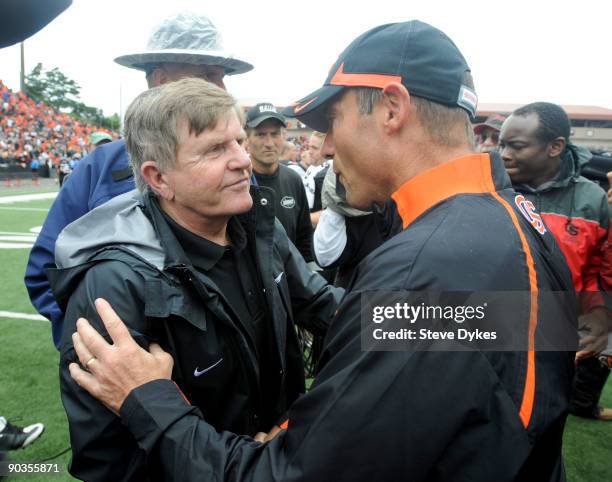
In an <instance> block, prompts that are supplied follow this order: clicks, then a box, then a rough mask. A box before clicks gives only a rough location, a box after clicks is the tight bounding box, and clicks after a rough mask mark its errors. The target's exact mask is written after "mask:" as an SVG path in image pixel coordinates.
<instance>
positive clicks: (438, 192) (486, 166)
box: [391, 154, 538, 428]
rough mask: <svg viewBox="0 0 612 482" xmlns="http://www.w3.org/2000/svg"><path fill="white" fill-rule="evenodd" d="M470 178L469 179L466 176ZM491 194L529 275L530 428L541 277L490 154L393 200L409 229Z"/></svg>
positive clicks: (467, 159) (419, 179)
mask: <svg viewBox="0 0 612 482" xmlns="http://www.w3.org/2000/svg"><path fill="white" fill-rule="evenodd" d="M466 172H469V173H470V175H469V176H466V175H465V173H466ZM485 193H488V194H490V195H491V196H492V197H493V198H494V199H495V200H496V201H497V202H499V203H500V204H501V205H502V206H503V207H504V208H505V210H506V212H507V213H508V216H510V219H511V220H512V224H514V228H515V229H516V231H517V233H518V235H519V239H520V240H521V245H522V248H523V251H524V252H525V258H526V262H527V269H528V272H529V292H530V293H531V296H530V310H529V328H528V346H527V373H526V376H525V388H524V389H523V397H522V400H521V406H520V409H519V417H520V419H521V422H522V423H523V426H524V427H525V428H527V426H528V425H529V422H530V420H531V415H532V412H533V404H534V400H535V383H536V371H535V351H534V348H535V332H536V328H537V325H538V278H537V274H536V269H535V262H534V260H533V256H532V255H531V249H530V248H529V244H528V243H527V238H525V234H524V233H523V230H522V229H521V225H520V223H519V220H518V217H517V215H516V213H515V211H514V209H513V208H512V206H510V204H509V203H508V202H507V201H506V200H505V199H503V198H502V197H501V196H500V195H499V194H498V193H497V191H496V189H495V182H494V181H493V174H492V172H491V160H490V157H489V156H488V155H487V154H473V155H468V156H464V157H459V158H457V159H454V160H452V161H449V162H446V163H444V164H441V165H439V166H436V167H434V168H433V169H429V170H427V171H425V172H424V173H421V174H419V175H418V176H416V177H414V178H412V179H410V180H409V181H407V182H405V183H404V184H403V185H402V186H401V187H400V188H399V189H398V190H397V191H396V192H394V193H393V194H392V196H391V197H392V198H393V200H394V201H395V204H396V206H397V211H398V214H399V215H400V217H401V218H402V224H403V227H404V229H406V228H407V227H408V226H410V224H412V223H413V222H414V221H415V220H416V219H417V218H418V217H419V216H421V215H422V214H423V213H424V212H425V211H427V210H428V209H430V208H431V207H433V206H435V205H436V204H438V203H440V202H442V201H444V200H445V199H448V198H450V197H452V196H455V195H457V194H485Z"/></svg>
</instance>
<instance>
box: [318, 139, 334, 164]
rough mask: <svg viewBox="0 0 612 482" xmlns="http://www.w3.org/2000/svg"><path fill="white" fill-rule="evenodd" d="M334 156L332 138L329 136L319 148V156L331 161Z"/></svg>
mask: <svg viewBox="0 0 612 482" xmlns="http://www.w3.org/2000/svg"><path fill="white" fill-rule="evenodd" d="M335 155H336V150H335V147H334V137H333V135H331V134H327V135H326V136H325V140H324V141H323V145H322V146H321V156H322V157H323V158H325V159H331V158H333V157H334V156H335Z"/></svg>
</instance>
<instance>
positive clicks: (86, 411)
mask: <svg viewBox="0 0 612 482" xmlns="http://www.w3.org/2000/svg"><path fill="white" fill-rule="evenodd" d="M261 190H265V188H259V189H258V188H255V187H253V189H252V195H253V197H254V208H253V209H252V210H251V211H250V212H249V213H247V214H245V215H242V216H239V217H237V218H232V219H231V220H230V223H231V222H240V223H241V224H242V226H243V228H244V232H245V233H246V236H247V246H246V248H245V249H249V250H250V251H251V252H252V255H253V256H254V258H255V260H256V265H257V269H258V271H259V275H260V279H261V283H262V286H263V291H264V298H265V305H266V306H267V310H268V313H267V314H266V319H267V320H268V322H269V323H270V325H271V329H272V330H271V331H272V332H273V335H272V336H273V339H274V341H273V345H274V346H276V349H277V351H276V353H275V357H274V358H275V359H276V362H277V364H276V367H277V368H276V369H275V370H274V373H273V374H269V373H268V374H267V375H268V382H269V378H270V377H271V378H272V383H271V385H272V386H273V387H274V389H272V390H269V391H268V392H266V393H262V390H261V389H260V388H261V387H260V380H261V377H260V373H259V366H258V361H257V355H256V352H255V349H254V346H253V342H252V340H251V339H250V338H249V336H248V335H247V334H246V333H245V330H244V329H243V327H242V326H241V324H240V322H239V321H238V319H237V315H236V314H235V312H234V310H233V309H232V308H231V306H230V304H229V303H228V302H227V301H226V300H225V298H224V296H223V293H221V292H220V291H219V289H218V288H217V287H216V286H215V284H214V283H213V282H212V280H210V279H209V278H207V277H206V276H205V275H203V274H202V273H200V272H198V271H196V270H195V269H194V268H193V266H192V265H191V263H190V261H189V259H187V257H186V256H185V253H184V252H183V250H182V248H181V246H180V245H179V243H178V242H177V240H176V238H175V237H174V234H173V232H172V231H171V229H170V227H169V226H168V224H167V221H166V220H165V219H164V216H163V215H162V213H161V211H160V208H159V206H158V204H157V202H156V201H155V200H154V199H153V198H151V197H145V198H144V199H142V198H140V196H139V195H137V194H135V193H127V194H125V195H123V196H120V197H118V198H115V199H114V200H112V201H110V202H108V203H107V204H105V205H103V206H102V207H100V208H98V209H96V210H94V211H92V212H91V213H90V214H88V215H87V216H85V217H83V218H81V219H80V220H79V221H77V222H76V223H74V224H72V225H71V226H70V227H69V228H67V229H66V230H65V231H64V232H63V233H62V235H61V236H60V238H59V239H58V250H57V252H56V259H57V260H58V261H57V262H58V266H59V267H60V268H61V269H59V270H57V271H53V272H50V278H51V281H52V286H53V289H54V293H55V294H56V296H57V297H58V301H59V302H60V306H66V303H67V307H66V329H65V331H64V336H63V339H62V344H61V364H60V376H61V389H62V401H63V403H64V407H65V409H66V412H67V414H68V421H69V425H70V436H71V444H72V455H73V457H72V463H71V467H70V471H71V473H72V474H73V475H74V476H76V477H79V478H84V479H85V480H100V481H103V480H104V481H109V480H113V481H116V480H145V479H153V480H157V479H158V478H159V477H158V476H159V475H160V474H159V473H157V472H151V471H149V472H147V470H146V467H145V456H144V452H143V451H141V450H139V449H138V448H137V445H136V443H135V441H134V440H133V438H132V437H131V436H130V434H129V433H128V432H127V430H126V429H125V427H124V426H123V425H122V424H121V423H120V421H119V419H117V418H116V417H114V416H113V415H112V414H111V413H110V412H109V411H108V410H106V409H105V408H104V407H103V406H102V405H101V404H99V402H97V401H95V400H94V399H92V398H91V397H90V396H89V395H88V394H86V393H85V392H84V391H83V390H82V389H80V388H79V387H78V386H77V385H76V384H75V383H74V381H73V380H72V379H71V377H70V374H69V373H68V368H67V367H68V364H69V363H71V362H74V361H77V359H76V354H75V352H74V348H73V346H72V340H71V334H72V333H73V332H74V331H75V321H76V319H77V318H78V317H80V316H83V317H86V318H88V319H89V320H92V321H93V322H94V326H96V328H97V329H99V330H101V331H102V332H104V329H103V324H102V323H101V320H100V319H99V317H98V316H97V314H96V313H95V308H94V305H93V302H94V300H95V299H96V298H97V297H103V298H105V299H107V300H108V301H109V302H110V303H111V305H112V306H113V307H114V308H115V309H116V311H117V313H118V314H119V316H120V317H121V318H122V319H123V320H125V321H126V322H127V323H128V325H129V328H130V330H131V332H132V335H133V336H134V337H135V338H136V340H137V341H138V342H139V343H140V344H141V345H142V346H145V347H146V346H148V344H149V343H150V342H151V341H156V342H158V343H159V344H160V345H161V346H162V347H163V348H164V349H165V350H167V351H169V352H170V353H171V354H172V356H173V358H174V360H175V365H174V372H173V380H174V382H175V383H176V384H177V385H178V386H179V387H180V388H181V390H182V391H183V393H184V394H185V395H186V396H187V397H188V399H189V400H190V401H191V402H192V403H193V404H194V405H196V406H198V407H199V408H200V409H201V410H202V411H203V412H204V413H206V414H207V416H208V418H209V420H210V421H211V423H212V424H213V426H215V427H216V429H218V430H232V431H234V432H236V433H243V434H251V435H253V434H254V433H256V432H257V431H262V430H269V428H270V427H271V426H272V425H273V424H274V423H275V422H277V421H278V419H279V417H280V416H281V415H282V414H283V413H284V412H285V410H286V409H287V407H288V406H289V405H290V404H291V402H293V401H294V400H295V399H296V398H297V397H298V395H299V394H300V393H303V392H304V378H303V368H302V356H301V351H300V348H299V344H298V342H297V340H296V336H295V330H294V323H297V324H299V325H301V326H304V327H305V328H307V329H308V330H311V331H312V332H313V333H319V334H323V333H325V331H326V329H327V327H328V323H329V320H330V319H331V316H332V314H333V313H334V311H335V309H336V307H337V304H338V301H339V297H340V296H341V295H342V291H341V290H338V289H335V288H333V287H330V286H328V285H326V284H325V282H324V280H323V279H322V278H320V277H319V276H318V275H316V274H314V273H312V272H311V271H310V270H309V269H308V268H307V267H306V265H305V263H304V260H303V258H302V256H301V255H300V254H299V253H298V252H297V250H296V249H295V247H294V246H293V244H292V243H291V242H290V241H289V240H288V239H287V236H286V234H285V231H284V230H283V228H282V226H280V223H279V222H278V221H277V220H275V218H274V210H273V207H272V206H270V205H266V203H261V200H262V199H264V198H263V197H261V194H260V191H261ZM268 194H269V193H266V195H268ZM210 367H212V368H211V369H210V370H206V369H207V368H210ZM203 370H206V373H205V374H203Z"/></svg>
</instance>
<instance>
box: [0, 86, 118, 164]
mask: <svg viewBox="0 0 612 482" xmlns="http://www.w3.org/2000/svg"><path fill="white" fill-rule="evenodd" d="M94 132H104V133H105V134H107V135H108V136H109V137H115V136H114V134H113V133H112V132H110V131H108V130H106V129H103V128H99V127H97V126H92V125H84V124H82V123H81V122H79V121H78V120H76V119H74V118H72V117H71V116H70V115H68V114H65V113H61V112H57V111H56V110H55V109H53V108H51V107H49V106H47V105H46V104H45V103H44V102H35V101H33V100H32V99H30V98H29V97H28V96H27V95H25V94H24V93H23V92H18V93H15V92H13V91H11V89H9V88H8V87H7V86H6V85H4V84H3V83H2V81H1V80H0V164H5V165H12V164H16V165H21V167H23V168H25V167H28V166H30V165H31V163H32V161H35V160H36V161H38V162H39V163H40V165H41V166H44V165H47V166H48V167H50V168H51V167H58V166H59V165H60V163H61V162H62V160H69V159H74V158H75V157H76V158H81V157H83V156H84V155H85V154H87V152H89V151H90V150H91V149H90V148H89V145H88V144H89V143H90V142H89V137H90V135H91V134H93V133H94Z"/></svg>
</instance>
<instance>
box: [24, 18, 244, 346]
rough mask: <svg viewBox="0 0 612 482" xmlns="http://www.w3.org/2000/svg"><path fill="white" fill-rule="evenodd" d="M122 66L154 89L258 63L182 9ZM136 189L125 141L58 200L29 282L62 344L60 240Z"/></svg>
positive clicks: (102, 151)
mask: <svg viewBox="0 0 612 482" xmlns="http://www.w3.org/2000/svg"><path fill="white" fill-rule="evenodd" d="M115 62H117V63H118V64H120V65H123V66H125V67H128V68H131V69H136V70H140V71H143V72H144V73H145V75H146V80H147V84H148V87H149V88H152V87H156V86H159V85H163V84H166V83H168V82H172V81H175V80H179V79H182V78H185V77H197V78H201V79H204V80H207V81H209V82H212V83H213V84H215V85H217V86H219V87H221V88H222V89H225V85H224V83H223V79H224V76H225V75H237V74H242V73H244V72H248V71H250V70H252V69H253V66H252V65H251V64H249V63H248V62H245V61H243V60H239V59H237V58H235V57H234V56H233V55H232V54H231V53H230V52H228V51H227V50H225V49H224V47H223V42H222V39H221V34H220V32H219V30H218V29H217V28H216V27H215V25H214V24H213V23H212V21H211V20H210V19H208V18H207V17H205V16H201V15H196V14H193V13H179V14H177V15H174V16H171V17H169V18H167V19H165V20H164V21H163V22H161V23H160V24H159V25H157V26H156V27H155V28H154V29H153V31H152V33H151V36H150V38H149V41H148V43H147V47H146V48H145V49H143V50H140V51H138V52H136V53H133V54H129V55H123V56H120V57H117V58H116V59H115ZM132 189H134V177H133V175H132V170H131V169H130V166H129V165H128V158H127V153H126V150H125V142H124V141H123V140H118V141H115V142H111V143H109V144H108V145H105V146H103V147H100V148H98V149H96V150H95V152H92V153H90V155H89V156H87V157H86V158H85V159H83V160H82V161H81V162H80V163H79V165H78V168H76V169H75V170H74V172H73V173H72V174H71V175H70V180H69V181H68V180H67V181H66V184H65V186H63V187H62V189H61V191H60V193H59V194H58V196H57V199H56V200H55V202H54V203H53V206H52V207H51V210H50V211H49V214H48V215H47V219H46V220H45V223H44V225H43V227H42V230H41V232H40V234H39V235H38V238H37V239H36V243H35V244H34V246H33V247H32V251H31V253H30V258H29V259H28V265H27V268H26V275H25V284H26V287H27V289H28V294H29V295H30V300H31V301H32V304H33V305H34V307H35V308H36V309H37V310H38V312H39V313H40V314H41V315H43V316H45V317H46V318H48V319H49V320H50V321H51V325H52V333H53V341H54V343H55V345H56V347H57V348H59V343H60V339H61V336H62V329H63V326H64V313H63V311H62V310H61V308H60V307H59V306H58V304H57V303H56V301H55V298H54V297H53V294H52V292H51V288H50V286H49V281H48V279H47V276H46V273H45V270H46V268H48V267H52V266H53V265H54V263H55V259H54V250H55V241H56V239H57V237H58V235H59V233H60V232H61V231H62V229H64V228H65V227H66V226H67V225H68V224H70V223H71V222H72V221H74V220H76V219H78V218H80V217H81V216H83V215H84V214H86V213H87V212H88V211H91V210H92V209H93V208H95V207H97V206H100V205H101V204H103V203H105V202H106V201H108V200H109V199H112V198H113V197H115V196H117V195H119V194H123V193H125V192H128V191H131V190H132Z"/></svg>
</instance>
